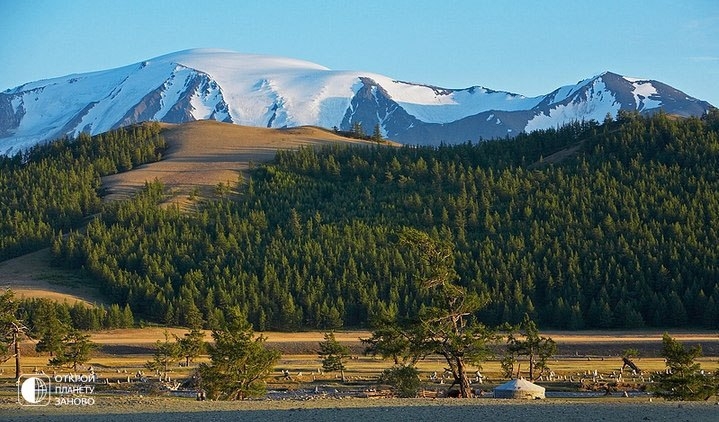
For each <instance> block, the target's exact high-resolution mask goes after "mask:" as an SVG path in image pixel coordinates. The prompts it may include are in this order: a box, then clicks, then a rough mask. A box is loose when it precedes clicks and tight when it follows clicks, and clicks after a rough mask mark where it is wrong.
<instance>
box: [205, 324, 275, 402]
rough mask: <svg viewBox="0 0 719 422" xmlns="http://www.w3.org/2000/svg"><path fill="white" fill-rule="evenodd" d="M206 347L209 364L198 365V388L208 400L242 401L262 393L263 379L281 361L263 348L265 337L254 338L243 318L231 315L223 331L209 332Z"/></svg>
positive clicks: (263, 389) (264, 389) (249, 326)
mask: <svg viewBox="0 0 719 422" xmlns="http://www.w3.org/2000/svg"><path fill="white" fill-rule="evenodd" d="M212 338H213V339H214V340H215V341H214V344H210V345H208V353H209V355H210V360H211V362H210V363H209V364H208V363H202V364H200V368H199V374H200V378H201V385H202V387H203V388H204V389H205V390H206V391H207V394H208V396H209V397H210V398H214V399H219V400H241V399H244V398H247V397H256V396H260V395H262V394H264V393H265V391H266V387H265V377H267V375H269V373H270V372H271V371H272V369H273V367H274V366H275V364H276V363H277V361H278V360H279V358H280V352H278V351H276V350H269V349H267V347H266V346H265V341H266V340H267V338H266V337H264V336H262V335H259V336H257V337H255V335H254V332H253V330H252V326H251V325H250V323H249V322H247V320H246V319H245V317H244V316H241V315H239V313H238V312H233V315H232V316H231V318H230V321H229V322H228V323H227V325H226V327H224V328H222V329H216V330H213V331H212Z"/></svg>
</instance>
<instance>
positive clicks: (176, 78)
mask: <svg viewBox="0 0 719 422" xmlns="http://www.w3.org/2000/svg"><path fill="white" fill-rule="evenodd" d="M710 107H711V105H710V104H709V103H707V102H705V101H701V100H698V99H696V98H692V97H689V96H688V95H686V94H684V93H683V92H681V91H679V90H677V89H674V88H672V87H670V86H668V85H665V84H663V83H661V82H657V81H654V80H645V79H635V78H628V77H623V76H620V75H617V74H614V73H610V72H605V73H602V74H600V75H598V76H595V77H592V78H589V79H585V80H583V81H580V82H579V83H577V84H576V85H570V86H564V87H561V88H558V89H556V90H555V91H553V92H551V93H549V94H547V95H542V96H538V97H525V96H523V95H518V94H512V93H509V92H503V91H494V90H490V89H487V88H483V87H481V86H473V87H469V88H465V89H447V88H440V87H436V86H432V85H424V84H417V83H411V82H404V81H400V80H396V79H393V78H389V77H387V76H383V75H379V74H376V73H370V72H360V71H335V70H330V69H328V68H326V67H324V66H320V65H318V64H314V63H310V62H306V61H301V60H295V59H288V58H282V57H271V56H258V55H246V54H239V53H235V52H231V51H223V50H211V49H194V50H186V51H181V52H177V53H173V54H168V55H165V56H161V57H158V58H154V59H150V60H146V61H144V62H141V63H136V64H132V65H129V66H125V67H121V68H117V69H111V70H104V71H99V72H92V73H83V74H75V75H68V76H64V77H59V78H54V79H47V80H41V81H37V82H30V83H26V84H23V85H21V86H18V87H16V88H11V89H8V90H6V91H4V92H2V93H0V154H10V153H14V152H16V151H18V150H21V149H25V148H27V147H30V146H33V145H35V144H37V143H39V142H44V141H48V140H52V139H56V138H60V137H64V136H77V135H78V134H80V133H81V132H89V133H90V134H97V133H102V132H105V131H108V130H111V129H114V128H118V127H121V126H124V125H129V124H133V123H137V122H141V121H148V120H156V121H162V122H168V123H181V122H187V121H192V120H203V119H214V120H218V121H222V122H231V123H235V124H240V125H247V126H261V127H287V126H302V125H316V126H322V127H326V128H332V127H337V128H339V129H342V130H349V129H350V128H352V127H353V125H354V124H355V123H356V122H360V123H361V124H362V127H363V128H364V130H365V132H367V133H371V132H372V131H373V129H374V127H375V126H376V124H379V125H380V127H381V130H382V134H383V135H384V136H385V137H387V138H390V139H393V140H396V141H399V142H403V143H409V144H438V143H440V142H446V143H455V142H465V141H467V140H472V141H476V140H479V139H480V138H484V139H488V138H494V137H505V136H507V135H509V136H513V135H516V134H518V133H520V132H522V131H532V130H536V129H544V128H549V127H556V126H557V125H561V124H563V123H566V122H571V121H575V120H590V119H595V120H598V121H602V120H603V119H604V118H605V116H606V115H607V113H610V114H611V115H613V116H614V115H616V113H617V112H618V111H619V110H638V111H639V112H653V111H656V110H658V109H660V108H661V109H663V110H664V111H666V112H667V113H672V114H678V115H683V116H690V115H694V116H699V115H702V114H704V113H706V111H707V110H708V109H709V108H710Z"/></svg>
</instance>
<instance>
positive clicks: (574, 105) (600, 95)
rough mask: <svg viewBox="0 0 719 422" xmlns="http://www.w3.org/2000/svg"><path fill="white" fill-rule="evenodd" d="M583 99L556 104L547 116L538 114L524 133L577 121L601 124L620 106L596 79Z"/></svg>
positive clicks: (528, 124)
mask: <svg viewBox="0 0 719 422" xmlns="http://www.w3.org/2000/svg"><path fill="white" fill-rule="evenodd" d="M583 97H584V98H580V97H578V98H575V99H574V100H572V101H571V102H568V103H566V104H558V105H556V106H554V107H553V108H552V109H550V110H549V115H547V114H545V113H540V114H538V115H537V116H535V117H534V118H532V119H531V120H530V121H529V122H528V123H527V125H526V126H525V128H524V131H525V132H531V131H534V130H538V129H548V128H552V127H556V126H558V125H561V124H564V123H566V122H571V121H577V120H586V121H589V120H596V121H598V122H601V121H602V120H604V118H605V117H606V115H607V113H610V114H611V115H612V116H614V115H616V113H617V112H618V111H619V109H620V107H621V104H620V103H619V102H617V101H616V98H614V95H612V93H611V91H609V90H608V89H607V87H606V85H605V84H604V82H603V81H602V80H601V79H596V80H595V81H594V82H593V83H592V85H591V86H590V87H589V88H588V90H587V92H586V94H585V95H583Z"/></svg>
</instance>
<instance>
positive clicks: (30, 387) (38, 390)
mask: <svg viewBox="0 0 719 422" xmlns="http://www.w3.org/2000/svg"><path fill="white" fill-rule="evenodd" d="M20 394H21V395H22V398H23V399H25V401H26V402H28V403H30V404H38V403H41V402H42V401H44V400H47V397H48V394H50V391H49V390H48V386H47V383H46V382H45V381H44V380H43V379H42V378H37V377H30V378H28V379H26V380H25V381H23V383H22V386H21V387H20Z"/></svg>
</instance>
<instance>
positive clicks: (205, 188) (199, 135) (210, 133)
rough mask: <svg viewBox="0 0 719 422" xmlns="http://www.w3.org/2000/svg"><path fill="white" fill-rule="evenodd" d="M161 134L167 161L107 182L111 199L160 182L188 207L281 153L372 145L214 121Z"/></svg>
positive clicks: (309, 130)
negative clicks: (192, 196)
mask: <svg viewBox="0 0 719 422" xmlns="http://www.w3.org/2000/svg"><path fill="white" fill-rule="evenodd" d="M162 135H163V136H164V138H165V140H166V141H167V144H168V149H167V151H166V154H165V156H164V158H163V160H162V161H159V162H157V163H151V164H147V165H143V166H140V167H138V168H136V169H133V170H132V171H129V172H126V173H120V174H115V175H112V176H107V177H105V178H103V187H104V188H105V189H106V191H107V192H108V196H107V199H117V198H127V197H128V196H130V195H132V194H133V193H134V192H136V191H137V190H138V189H139V188H141V187H142V186H143V185H144V184H145V182H146V181H153V180H155V179H157V180H159V181H160V182H162V183H163V184H164V185H165V186H167V187H168V188H169V189H170V191H172V192H173V193H174V194H175V195H176V198H177V200H178V202H179V203H180V204H181V205H184V204H186V198H187V196H189V195H190V194H191V193H192V192H193V191H197V192H199V194H200V196H203V197H207V196H210V195H211V194H212V191H213V189H214V188H215V187H216V186H217V184H219V183H225V184H227V183H229V184H230V185H234V184H235V183H236V182H237V180H238V177H239V174H240V173H241V172H245V171H247V170H248V169H249V167H250V163H251V162H265V161H269V160H272V159H273V158H274V157H275V153H276V151H277V150H280V149H297V148H299V147H302V146H311V145H326V144H332V143H348V144H369V143H368V142H367V141H360V140H357V139H350V138H345V137H342V136H338V135H337V134H335V133H333V132H331V131H327V130H325V129H321V128H317V127H299V128H288V129H266V128H256V127H247V126H238V125H234V124H230V123H220V122H216V121H210V120H204V121H196V122H190V123H185V124H181V125H165V128H164V130H163V133H162Z"/></svg>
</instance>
